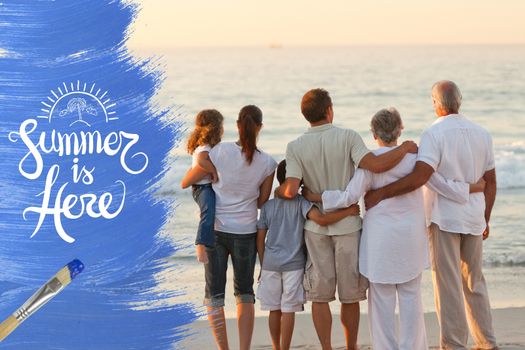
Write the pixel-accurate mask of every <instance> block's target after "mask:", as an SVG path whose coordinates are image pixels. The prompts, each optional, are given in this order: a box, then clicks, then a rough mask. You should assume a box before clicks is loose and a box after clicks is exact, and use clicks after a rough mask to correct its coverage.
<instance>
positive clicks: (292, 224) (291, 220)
mask: <svg viewBox="0 0 525 350" xmlns="http://www.w3.org/2000/svg"><path fill="white" fill-rule="evenodd" d="M311 208H312V203H310V202H308V201H307V200H306V199H304V198H303V197H302V196H297V197H295V198H294V199H292V200H285V199H281V198H274V199H270V200H269V201H268V202H266V203H265V204H264V206H263V209H262V211H261V217H260V218H259V220H260V222H264V223H265V225H266V226H267V228H268V234H267V235H266V244H265V253H264V262H263V266H262V268H263V269H264V270H269V271H293V270H299V269H302V268H304V265H305V262H306V255H305V250H304V234H303V228H304V223H305V221H306V215H307V213H308V211H309V210H310V209H311Z"/></svg>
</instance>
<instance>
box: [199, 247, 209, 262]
mask: <svg viewBox="0 0 525 350" xmlns="http://www.w3.org/2000/svg"><path fill="white" fill-rule="evenodd" d="M196 252H197V261H198V262H201V263H203V264H207V263H208V254H207V253H206V246H205V245H204V244H197V247H196Z"/></svg>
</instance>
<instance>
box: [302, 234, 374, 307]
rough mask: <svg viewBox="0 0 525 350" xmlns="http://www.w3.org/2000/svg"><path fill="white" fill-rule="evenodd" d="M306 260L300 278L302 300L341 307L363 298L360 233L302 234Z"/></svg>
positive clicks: (364, 291)
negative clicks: (333, 302) (336, 302)
mask: <svg viewBox="0 0 525 350" xmlns="http://www.w3.org/2000/svg"><path fill="white" fill-rule="evenodd" d="M304 236H305V240H306V248H307V250H308V259H307V262H306V270H305V275H304V281H303V285H304V289H305V291H306V299H307V300H308V301H312V302H317V303H326V302H330V301H333V300H335V291H336V286H337V293H338V295H339V301H340V302H341V303H343V304H350V303H355V302H358V301H361V300H365V299H366V290H367V289H368V280H367V279H366V277H364V276H363V275H361V274H360V273H359V240H360V238H361V231H357V232H353V233H348V234H344V235H339V236H328V235H322V234H318V233H314V232H311V231H308V230H305V231H304Z"/></svg>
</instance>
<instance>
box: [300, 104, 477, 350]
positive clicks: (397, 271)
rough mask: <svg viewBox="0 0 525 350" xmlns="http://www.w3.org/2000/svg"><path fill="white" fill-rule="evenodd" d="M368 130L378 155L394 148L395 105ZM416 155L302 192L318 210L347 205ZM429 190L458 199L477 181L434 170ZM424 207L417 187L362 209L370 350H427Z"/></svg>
mask: <svg viewBox="0 0 525 350" xmlns="http://www.w3.org/2000/svg"><path fill="white" fill-rule="evenodd" d="M371 125H372V132H373V134H374V139H375V140H376V141H377V143H378V145H379V148H378V149H377V150H375V151H374V154H376V155H379V154H382V153H385V152H388V151H389V150H391V149H392V148H395V147H397V139H398V137H399V136H400V134H401V130H402V129H403V124H402V121H401V117H400V115H399V112H398V111H397V110H396V109H395V108H389V109H382V110H380V111H379V112H377V113H376V114H375V115H374V117H373V118H372V122H371ZM416 157H417V154H410V153H408V154H407V155H406V156H405V158H404V159H403V160H402V161H401V162H400V163H399V164H398V165H397V166H395V167H394V168H392V169H391V170H389V171H387V172H385V173H381V174H374V173H371V172H369V171H367V170H363V169H357V171H356V173H355V175H354V177H353V178H352V179H351V181H350V183H349V184H348V186H347V188H346V190H345V191H325V192H324V193H323V194H322V196H321V195H319V194H313V193H311V192H309V191H308V190H306V191H305V197H306V198H307V199H309V200H310V201H314V202H315V201H317V202H319V201H321V200H322V203H323V208H324V210H327V211H330V210H334V209H336V208H344V207H348V206H350V205H351V204H353V203H356V202H357V201H358V200H359V199H360V197H361V196H363V195H364V194H365V192H366V191H368V190H370V189H375V188H379V187H383V186H385V185H387V184H389V183H391V182H394V181H396V180H398V179H400V178H402V177H404V176H406V175H408V174H410V172H411V171H412V170H413V168H414V165H415V163H416ZM427 186H428V187H430V189H431V190H433V191H437V192H439V193H440V194H442V195H444V196H446V197H448V198H449V199H452V200H454V201H458V202H466V201H467V200H468V196H469V192H470V191H479V190H481V191H482V190H483V189H482V188H483V184H482V183H479V184H475V185H471V186H469V184H466V183H462V182H455V181H451V180H447V179H444V178H442V177H441V176H440V175H439V174H437V173H434V175H433V177H432V178H431V180H429V182H428V183H427ZM427 244H428V242H427V231H426V223H425V209H424V201H423V192H422V190H421V189H420V190H416V191H413V192H410V193H407V194H405V195H402V196H398V197H394V198H390V199H387V200H384V201H382V202H381V203H380V204H378V205H377V206H375V207H373V208H372V209H370V210H369V211H367V212H366V215H365V216H364V218H363V231H362V236H361V242H360V247H359V270H360V272H361V274H362V275H364V276H365V277H367V278H368V280H369V281H370V288H369V292H368V308H369V310H368V312H369V320H370V324H369V326H370V333H371V337H372V346H373V348H374V349H375V350H386V349H388V350H390V349H406V350H421V349H428V345H427V339H426V332H425V323H424V317H423V306H422V301H421V291H420V283H421V273H422V271H423V270H424V269H426V268H427V267H428V265H429V263H428V246H427ZM396 297H397V298H398V299H399V313H400V326H399V339H397V337H396V327H395V323H396V316H395V308H396Z"/></svg>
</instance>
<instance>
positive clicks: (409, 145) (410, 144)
mask: <svg viewBox="0 0 525 350" xmlns="http://www.w3.org/2000/svg"><path fill="white" fill-rule="evenodd" d="M401 147H402V148H403V149H404V150H406V152H407V153H417V151H418V147H417V143H415V142H414V141H412V140H407V141H404V142H403V143H402V144H401Z"/></svg>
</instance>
